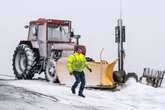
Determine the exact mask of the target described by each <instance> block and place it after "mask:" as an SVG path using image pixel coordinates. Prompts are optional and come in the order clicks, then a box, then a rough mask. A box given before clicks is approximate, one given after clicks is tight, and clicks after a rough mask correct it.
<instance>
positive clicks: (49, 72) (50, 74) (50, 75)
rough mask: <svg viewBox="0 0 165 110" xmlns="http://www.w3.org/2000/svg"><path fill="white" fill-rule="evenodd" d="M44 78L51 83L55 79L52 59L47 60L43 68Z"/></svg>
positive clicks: (55, 74) (54, 65)
mask: <svg viewBox="0 0 165 110" xmlns="http://www.w3.org/2000/svg"><path fill="white" fill-rule="evenodd" d="M45 79H46V80H47V81H49V82H53V83H54V82H55V81H56V80H57V73H56V62H55V61H54V59H48V60H47V63H46V69H45Z"/></svg>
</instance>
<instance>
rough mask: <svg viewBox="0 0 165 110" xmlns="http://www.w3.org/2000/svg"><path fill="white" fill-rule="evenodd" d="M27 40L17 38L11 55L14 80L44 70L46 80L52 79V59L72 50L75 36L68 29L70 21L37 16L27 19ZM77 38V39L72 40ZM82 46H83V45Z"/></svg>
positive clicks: (53, 79)
mask: <svg viewBox="0 0 165 110" xmlns="http://www.w3.org/2000/svg"><path fill="white" fill-rule="evenodd" d="M25 28H29V32H28V39H27V40H22V41H20V43H19V45H18V46H17V48H16V50H15V52H14V55H13V70H14V74H15V76H16V78H17V79H32V78H33V76H34V74H35V73H39V74H40V73H41V72H45V76H46V79H47V80H48V81H55V80H56V74H55V73H56V72H55V71H56V69H55V68H56V67H55V66H53V65H54V64H53V62H52V59H54V60H58V59H59V58H60V57H62V56H68V55H70V54H71V53H73V51H74V48H75V46H76V45H77V44H78V39H79V37H80V36H79V35H77V36H76V35H74V33H73V32H72V31H71V30H72V27H71V21H69V20H56V19H42V18H40V19H38V20H34V21H31V22H30V23H29V25H26V26H25ZM72 37H76V38H77V42H74V41H73V40H72ZM84 49H85V47H84Z"/></svg>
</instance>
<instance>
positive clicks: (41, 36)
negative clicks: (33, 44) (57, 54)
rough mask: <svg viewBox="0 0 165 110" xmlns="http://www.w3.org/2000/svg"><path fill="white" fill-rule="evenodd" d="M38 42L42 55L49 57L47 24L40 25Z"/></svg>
mask: <svg viewBox="0 0 165 110" xmlns="http://www.w3.org/2000/svg"><path fill="white" fill-rule="evenodd" d="M38 44H39V53H40V56H42V57H47V49H46V24H44V25H38Z"/></svg>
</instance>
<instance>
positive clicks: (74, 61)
mask: <svg viewBox="0 0 165 110" xmlns="http://www.w3.org/2000/svg"><path fill="white" fill-rule="evenodd" d="M86 67H88V62H87V61H86V58H85V56H84V55H83V54H81V53H77V52H75V53H74V54H72V55H70V56H69V57H68V59H67V69H68V71H69V73H72V72H73V71H79V72H81V71H83V70H84V69H85V68H86Z"/></svg>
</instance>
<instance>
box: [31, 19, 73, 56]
mask: <svg viewBox="0 0 165 110" xmlns="http://www.w3.org/2000/svg"><path fill="white" fill-rule="evenodd" d="M71 29H72V28H71V21H69V20H55V19H41V18H40V19H38V20H35V21H31V22H30V24H29V34H28V41H31V42H32V45H33V47H36V48H39V53H40V55H41V56H43V57H49V56H50V55H51V52H52V50H54V51H56V53H58V54H61V52H62V51H63V53H66V51H67V52H69V51H68V50H70V51H71V50H72V52H73V50H74V45H75V43H74V42H72V37H73V36H74V34H73V32H72V31H71ZM69 54H70V53H69ZM64 56H67V55H66V54H64Z"/></svg>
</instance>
